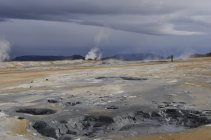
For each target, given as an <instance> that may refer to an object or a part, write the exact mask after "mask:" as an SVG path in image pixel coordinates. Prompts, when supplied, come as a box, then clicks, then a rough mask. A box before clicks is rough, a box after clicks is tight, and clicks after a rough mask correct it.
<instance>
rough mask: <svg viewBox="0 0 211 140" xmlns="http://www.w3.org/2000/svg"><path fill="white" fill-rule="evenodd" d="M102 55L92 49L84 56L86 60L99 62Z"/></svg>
mask: <svg viewBox="0 0 211 140" xmlns="http://www.w3.org/2000/svg"><path fill="white" fill-rule="evenodd" d="M101 57H102V54H101V53H100V50H99V49H98V48H92V49H91V50H90V51H89V52H88V54H87V55H86V56H85V59H86V60H101Z"/></svg>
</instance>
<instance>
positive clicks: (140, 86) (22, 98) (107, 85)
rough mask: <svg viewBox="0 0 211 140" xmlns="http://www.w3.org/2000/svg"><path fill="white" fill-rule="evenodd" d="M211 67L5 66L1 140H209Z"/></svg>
mask: <svg viewBox="0 0 211 140" xmlns="http://www.w3.org/2000/svg"><path fill="white" fill-rule="evenodd" d="M210 62H211V59H210V58H197V59H187V60H177V61H176V62H173V63H171V62H168V61H154V62H141V61H134V62H124V61H114V60H109V61H103V62H102V61H82V60H81V61H78V60H77V61H60V62H59V61H55V62H5V63H1V64H0V79H1V80H0V126H1V127H0V137H1V138H0V139H5V140H8V139H11V140H13V139H20V140H22V139H27V140H28V139H32V140H37V139H49V140H51V139H59V140H74V139H81V140H87V139H90V140H92V139H96V140H108V139H109V140H110V139H114V140H122V139H123V140H124V139H132V140H157V139H158V138H159V139H163V140H173V139H174V140H183V139H184V140H189V139H190V140H198V139H203V140H209V139H210V138H211V134H210V132H211V128H210V127H209V124H211V109H210V107H211V100H210V98H211V63H210Z"/></svg>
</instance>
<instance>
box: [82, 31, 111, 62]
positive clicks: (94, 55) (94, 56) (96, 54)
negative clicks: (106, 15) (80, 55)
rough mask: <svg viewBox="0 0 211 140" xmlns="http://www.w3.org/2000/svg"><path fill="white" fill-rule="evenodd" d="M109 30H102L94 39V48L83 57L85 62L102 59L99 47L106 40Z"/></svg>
mask: <svg viewBox="0 0 211 140" xmlns="http://www.w3.org/2000/svg"><path fill="white" fill-rule="evenodd" d="M108 36H109V30H108V29H107V28H102V29H101V30H100V31H99V32H98V33H97V34H96V36H95V37H94V44H95V47H94V48H92V49H91V50H90V51H89V52H88V54H87V55H86V56H85V59H86V60H100V59H101V57H102V53H101V52H100V49H99V47H100V46H101V45H102V43H103V42H104V41H105V40H107V39H108Z"/></svg>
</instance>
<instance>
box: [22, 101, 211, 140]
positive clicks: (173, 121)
mask: <svg viewBox="0 0 211 140" xmlns="http://www.w3.org/2000/svg"><path fill="white" fill-rule="evenodd" d="M185 108H186V105H185V103H183V102H179V103H176V102H173V103H172V102H171V103H170V102H163V103H162V104H160V105H158V106H157V108H153V109H146V107H141V106H140V107H130V109H129V110H128V109H126V108H122V107H121V109H118V108H113V107H112V108H111V112H107V113H86V111H85V110H84V111H82V110H80V108H77V109H78V111H76V112H75V113H73V114H74V115H73V114H70V112H63V113H59V114H51V115H48V117H44V118H41V119H40V118H38V119H35V120H31V121H32V124H31V126H32V128H33V129H35V130H36V131H37V132H38V133H40V134H41V135H43V136H45V137H51V138H54V139H59V140H60V139H76V138H79V137H85V138H86V139H93V138H99V137H104V136H106V135H107V134H109V133H121V134H127V135H149V134H155V133H166V132H178V131H182V130H186V129H191V128H197V127H200V126H203V125H206V124H210V123H211V118H210V116H211V111H208V110H205V111H199V110H194V109H185ZM20 110H21V111H20ZM20 110H19V111H18V112H19V113H26V114H32V115H43V114H45V115H46V113H48V111H50V109H42V110H41V109H40V110H39V109H25V108H24V109H20ZM147 110H148V111H147ZM51 111H52V110H51ZM37 112H38V113H37ZM77 112H78V113H77ZM82 112H84V113H82ZM53 113H54V111H53ZM25 117H26V118H27V116H25Z"/></svg>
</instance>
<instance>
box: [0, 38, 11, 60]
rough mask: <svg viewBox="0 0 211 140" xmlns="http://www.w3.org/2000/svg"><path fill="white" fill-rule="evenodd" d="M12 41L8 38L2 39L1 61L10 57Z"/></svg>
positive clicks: (0, 46)
mask: <svg viewBox="0 0 211 140" xmlns="http://www.w3.org/2000/svg"><path fill="white" fill-rule="evenodd" d="M9 53H10V42H9V41H7V40H6V39H0V62H3V61H6V60H9V59H10V56H9Z"/></svg>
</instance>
